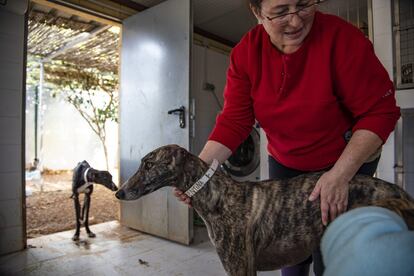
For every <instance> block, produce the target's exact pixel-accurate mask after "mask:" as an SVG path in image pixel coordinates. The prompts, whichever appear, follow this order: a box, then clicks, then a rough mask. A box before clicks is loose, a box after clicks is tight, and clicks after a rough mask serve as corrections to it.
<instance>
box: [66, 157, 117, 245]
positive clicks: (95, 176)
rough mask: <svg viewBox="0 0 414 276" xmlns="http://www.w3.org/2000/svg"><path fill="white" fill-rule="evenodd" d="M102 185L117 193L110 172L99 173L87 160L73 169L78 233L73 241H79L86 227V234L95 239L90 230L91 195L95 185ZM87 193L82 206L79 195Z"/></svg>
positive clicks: (73, 192) (73, 191)
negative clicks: (81, 231)
mask: <svg viewBox="0 0 414 276" xmlns="http://www.w3.org/2000/svg"><path fill="white" fill-rule="evenodd" d="M94 183H96V184H101V185H103V186H105V187H106V188H108V189H110V190H112V191H116V190H118V188H117V187H116V185H115V184H114V182H112V175H111V174H110V173H109V172H108V171H98V170H95V169H93V168H92V167H91V166H90V165H89V164H88V162H86V161H85V160H84V161H82V162H79V163H78V165H77V166H76V167H75V168H74V169H73V176H72V196H71V198H73V201H74V203H75V212H76V232H75V234H74V235H73V237H72V240H74V241H76V240H79V233H80V227H81V224H82V223H83V224H84V225H85V229H86V233H88V236H89V237H90V238H94V237H95V234H94V233H93V232H92V231H91V230H90V229H89V208H90V207H91V205H90V204H91V194H92V192H93V184H94ZM80 193H85V198H84V203H83V206H82V211H81V206H80V202H79V194H80Z"/></svg>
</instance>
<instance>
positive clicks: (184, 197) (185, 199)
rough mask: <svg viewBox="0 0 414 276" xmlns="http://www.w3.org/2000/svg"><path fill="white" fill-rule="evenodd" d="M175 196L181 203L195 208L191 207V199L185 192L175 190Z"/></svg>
mask: <svg viewBox="0 0 414 276" xmlns="http://www.w3.org/2000/svg"><path fill="white" fill-rule="evenodd" d="M174 195H175V196H176V197H177V198H178V200H179V201H182V202H184V203H185V204H187V205H188V206H189V207H193V206H192V205H191V198H189V197H188V196H187V195H186V194H184V192H182V191H180V190H179V189H177V188H174Z"/></svg>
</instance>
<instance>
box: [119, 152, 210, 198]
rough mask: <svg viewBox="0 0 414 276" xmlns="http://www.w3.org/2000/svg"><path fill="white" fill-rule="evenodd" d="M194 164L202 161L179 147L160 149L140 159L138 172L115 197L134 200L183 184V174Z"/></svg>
mask: <svg viewBox="0 0 414 276" xmlns="http://www.w3.org/2000/svg"><path fill="white" fill-rule="evenodd" d="M197 160H198V161H197ZM196 162H202V161H201V160H200V159H199V158H197V157H195V156H194V155H192V154H191V153H189V152H188V151H187V150H186V149H184V148H182V147H180V146H177V145H167V146H163V147H160V148H158V149H156V150H154V151H152V152H150V153H149V154H147V155H146V156H145V157H144V158H142V160H141V165H140V167H139V169H138V171H137V172H136V173H135V174H134V175H133V176H132V177H130V178H129V179H128V180H127V181H126V182H125V183H124V184H122V186H121V188H120V189H119V191H118V192H117V193H116V194H115V196H116V197H117V198H118V199H121V200H134V199H138V198H140V197H141V196H144V195H146V194H149V193H152V192H154V191H156V190H158V189H160V188H162V187H165V186H177V185H180V184H183V183H185V182H186V179H185V178H186V177H185V175H186V173H185V172H187V171H189V170H191V167H195V166H194V163H196ZM192 164H193V165H192Z"/></svg>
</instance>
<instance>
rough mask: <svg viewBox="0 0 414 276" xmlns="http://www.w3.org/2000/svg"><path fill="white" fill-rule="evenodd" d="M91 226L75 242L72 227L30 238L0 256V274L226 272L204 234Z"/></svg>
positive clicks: (177, 275)
mask: <svg viewBox="0 0 414 276" xmlns="http://www.w3.org/2000/svg"><path fill="white" fill-rule="evenodd" d="M90 228H91V230H92V231H93V232H94V233H95V234H96V238H87V237H86V234H85V231H84V229H83V228H82V230H81V231H82V232H81V237H80V238H81V240H80V241H79V242H76V243H75V242H73V241H72V240H71V237H72V235H73V233H74V231H73V230H72V231H65V232H61V233H56V234H52V235H47V236H42V237H39V238H35V239H29V240H28V241H27V244H28V249H27V250H24V251H21V252H17V253H13V254H9V255H5V256H2V257H0V275H42V276H43V275H44V276H46V275H59V276H60V275H76V276H81V275H82V276H83V275H85V276H86V275H134V276H135V275H154V276H155V275H157V276H160V275H168V276H170V275H171V276H185V275H191V276H198V275H200V276H221V275H226V274H225V272H224V270H223V268H222V266H221V263H220V260H219V258H218V256H217V254H216V252H215V249H214V247H213V246H212V244H211V243H210V241H208V240H207V238H206V239H204V240H203V238H202V239H200V240H199V241H196V242H195V243H194V244H193V245H191V246H185V245H180V244H178V243H174V242H170V241H167V240H164V239H161V238H157V237H154V236H150V235H147V234H143V233H141V232H138V231H135V230H133V229H130V228H127V227H124V226H121V225H120V224H119V222H118V221H111V222H106V223H102V224H97V225H92V226H91V227H90ZM259 275H260V276H265V275H266V276H267V275H273V276H277V275H280V274H279V271H277V272H261V273H259Z"/></svg>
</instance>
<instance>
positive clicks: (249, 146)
mask: <svg viewBox="0 0 414 276" xmlns="http://www.w3.org/2000/svg"><path fill="white" fill-rule="evenodd" d="M222 167H223V170H224V171H225V172H226V173H227V174H228V175H230V176H231V177H232V178H233V179H234V180H236V181H259V180H260V127H259V126H258V125H256V126H255V127H253V129H252V131H251V132H250V134H249V136H248V137H247V138H246V140H244V142H243V143H242V144H241V145H240V146H239V147H238V148H237V150H236V151H235V152H234V153H233V154H232V155H231V156H230V157H229V159H227V160H226V161H225V162H224V163H223V165H222Z"/></svg>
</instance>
